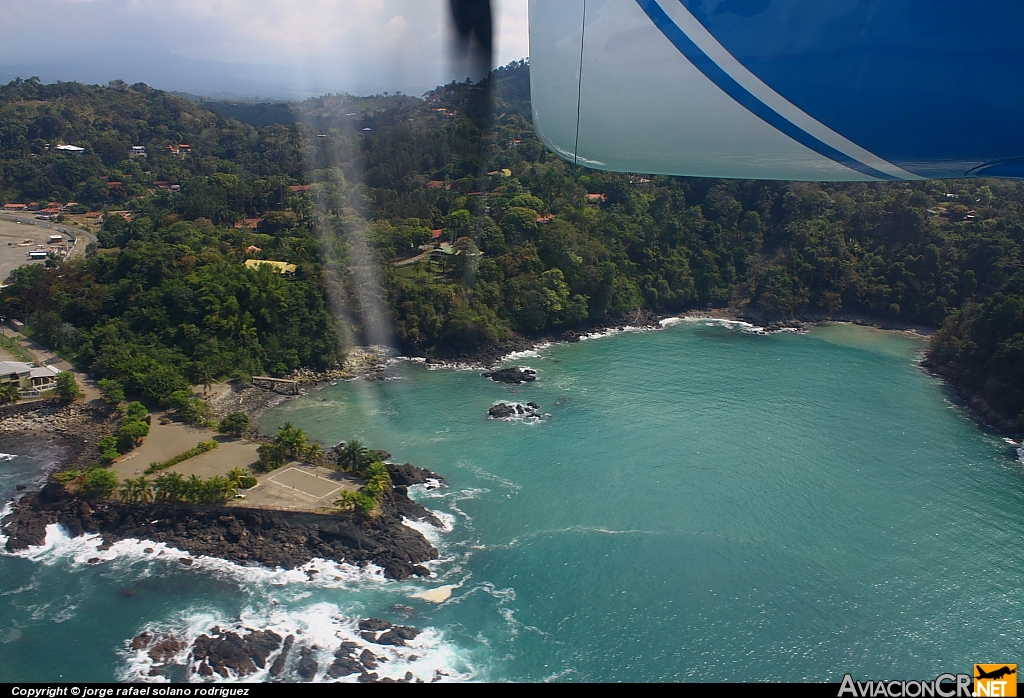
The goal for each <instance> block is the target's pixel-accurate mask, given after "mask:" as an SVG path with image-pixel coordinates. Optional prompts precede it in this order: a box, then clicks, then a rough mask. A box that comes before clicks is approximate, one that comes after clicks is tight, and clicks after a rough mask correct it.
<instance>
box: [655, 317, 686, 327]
mask: <svg viewBox="0 0 1024 698" xmlns="http://www.w3.org/2000/svg"><path fill="white" fill-rule="evenodd" d="M685 319H686V318H682V317H666V318H662V319H661V320H658V324H659V325H661V326H662V327H671V326H672V325H678V324H679V323H680V322H684V321H685Z"/></svg>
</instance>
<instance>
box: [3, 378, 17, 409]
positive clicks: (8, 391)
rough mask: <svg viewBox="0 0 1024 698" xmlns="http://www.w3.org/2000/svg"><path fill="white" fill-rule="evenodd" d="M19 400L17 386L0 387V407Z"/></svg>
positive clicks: (4, 385) (6, 384)
mask: <svg viewBox="0 0 1024 698" xmlns="http://www.w3.org/2000/svg"><path fill="white" fill-rule="evenodd" d="M19 398H21V394H20V393H19V392H18V386H17V385H15V384H14V383H4V384H3V385H0V405H7V404H9V403H12V402H17V401H18V399H19Z"/></svg>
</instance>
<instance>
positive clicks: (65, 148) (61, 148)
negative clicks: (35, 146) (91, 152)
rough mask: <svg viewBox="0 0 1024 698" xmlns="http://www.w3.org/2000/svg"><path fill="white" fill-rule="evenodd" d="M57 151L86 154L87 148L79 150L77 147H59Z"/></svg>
mask: <svg viewBox="0 0 1024 698" xmlns="http://www.w3.org/2000/svg"><path fill="white" fill-rule="evenodd" d="M57 150H63V151H66V152H68V153H84V152H85V148H79V147H78V146H77V145H58V146H57Z"/></svg>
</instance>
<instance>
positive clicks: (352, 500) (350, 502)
mask: <svg viewBox="0 0 1024 698" xmlns="http://www.w3.org/2000/svg"><path fill="white" fill-rule="evenodd" d="M358 503H359V495H357V494H356V493H355V492H352V491H351V490H343V491H342V493H341V494H339V495H338V498H337V499H335V500H334V506H336V507H338V509H339V510H341V511H355V508H356V505H357V504H358Z"/></svg>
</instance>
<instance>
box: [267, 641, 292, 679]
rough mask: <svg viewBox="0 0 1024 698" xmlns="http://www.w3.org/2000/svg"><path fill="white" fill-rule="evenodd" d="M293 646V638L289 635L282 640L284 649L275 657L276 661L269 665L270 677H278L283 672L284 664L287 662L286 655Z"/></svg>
mask: <svg viewBox="0 0 1024 698" xmlns="http://www.w3.org/2000/svg"><path fill="white" fill-rule="evenodd" d="M294 644H295V636H294V635H289V636H288V637H286V638H285V639H284V647H283V648H282V649H281V654H279V655H277V659H275V660H274V663H273V664H271V665H270V675H271V676H280V675H281V674H282V673H283V672H284V667H285V663H286V662H287V661H288V653H289V652H290V651H291V649H292V645H294Z"/></svg>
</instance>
